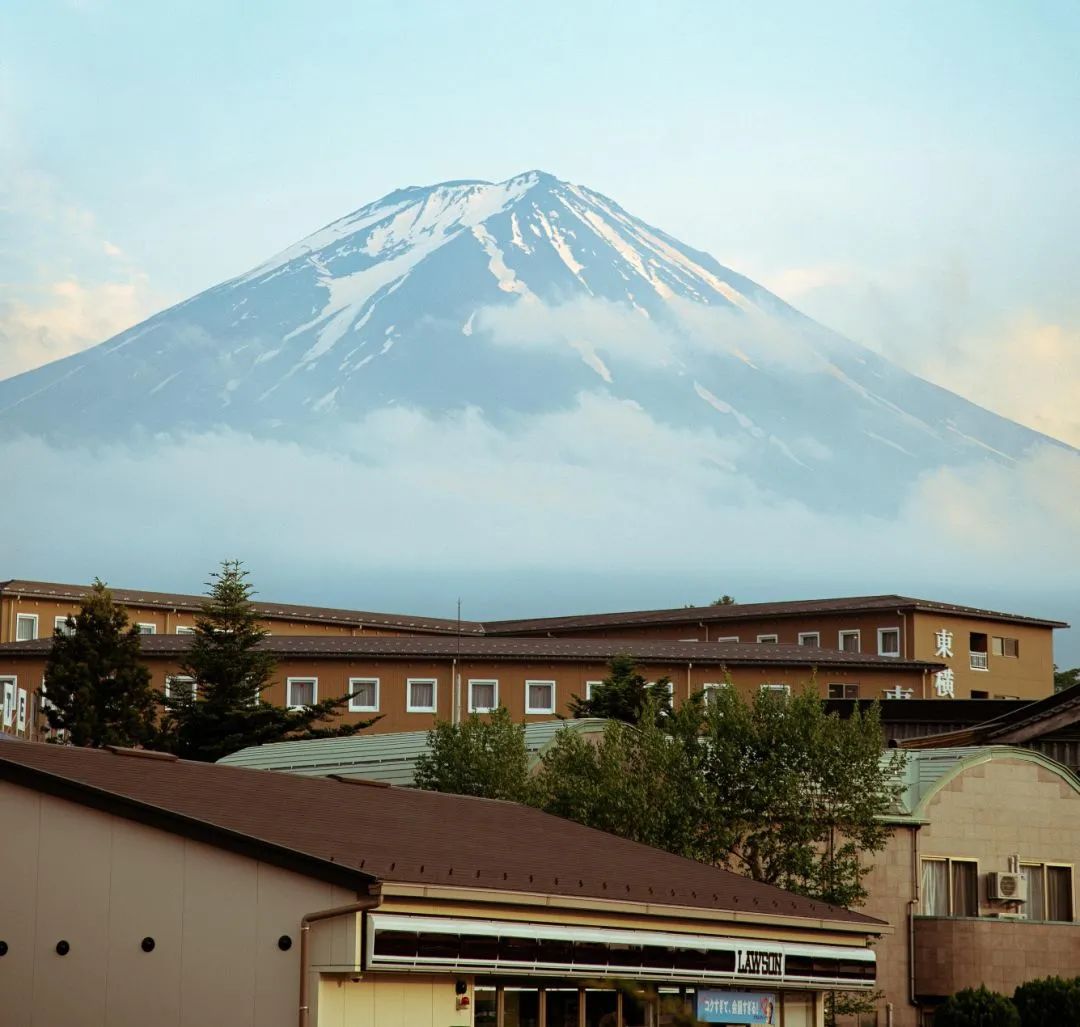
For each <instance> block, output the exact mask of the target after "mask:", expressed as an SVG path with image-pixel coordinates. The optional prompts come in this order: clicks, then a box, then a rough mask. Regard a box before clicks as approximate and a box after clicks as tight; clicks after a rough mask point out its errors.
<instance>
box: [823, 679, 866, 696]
mask: <svg viewBox="0 0 1080 1027" xmlns="http://www.w3.org/2000/svg"><path fill="white" fill-rule="evenodd" d="M829 698H830V699H858V698H859V686H858V685H847V684H843V683H842V682H834V683H833V684H830V685H829Z"/></svg>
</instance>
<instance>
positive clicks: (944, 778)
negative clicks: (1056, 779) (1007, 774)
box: [885, 745, 1080, 821]
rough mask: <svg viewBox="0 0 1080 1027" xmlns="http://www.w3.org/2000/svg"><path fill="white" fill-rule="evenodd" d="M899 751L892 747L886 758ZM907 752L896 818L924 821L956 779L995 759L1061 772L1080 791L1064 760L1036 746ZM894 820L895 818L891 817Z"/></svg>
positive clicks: (1075, 778)
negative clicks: (937, 797)
mask: <svg viewBox="0 0 1080 1027" xmlns="http://www.w3.org/2000/svg"><path fill="white" fill-rule="evenodd" d="M895 751H896V750H890V752H889V753H888V754H887V755H886V757H885V758H886V759H887V758H888V757H889V756H891V755H892V754H893V753H894V752H895ZM901 751H903V752H906V754H907V765H906V766H905V767H904V770H903V772H902V774H901V783H902V784H903V786H904V790H903V792H901V794H900V798H899V802H898V806H899V809H898V810H897V812H896V815H895V820H897V821H908V820H916V821H919V820H923V819H924V817H925V815H926V809H927V806H928V805H929V804H930V800H931V799H933V797H934V796H935V795H936V794H937V793H938V792H939V791H940V790H941V789H942V788H944V787H945V786H946V785H947V784H948V783H949V782H950V781H951V780H953V778H955V777H957V776H959V775H960V774H961V773H963V772H964V771H965V770H968V769H970V768H971V767H975V766H978V765H979V764H980V763H987V762H989V761H990V760H994V759H1010V760H1020V761H1021V762H1024V763H1037V764H1039V765H1040V766H1042V767H1045V768H1046V769H1047V770H1050V771H1052V772H1053V773H1056V774H1060V775H1061V777H1063V778H1064V779H1065V780H1066V781H1067V782H1068V783H1069V784H1070V785H1071V786H1072V787H1073V788H1075V789H1076V790H1077V791H1078V792H1080V779H1078V778H1077V777H1076V775H1075V774H1074V773H1073V772H1072V771H1071V770H1069V768H1068V767H1066V766H1065V765H1064V764H1062V763H1058V762H1057V761H1056V760H1052V759H1050V757H1049V756H1044V755H1043V754H1042V753H1040V752H1036V751H1034V750H1032V749H1022V748H1020V747H1018V746H1013V745H972V746H957V747H954V748H949V749H910V750H901ZM888 819H890V820H892V819H894V817H889V818H888Z"/></svg>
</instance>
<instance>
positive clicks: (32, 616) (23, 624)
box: [15, 613, 38, 642]
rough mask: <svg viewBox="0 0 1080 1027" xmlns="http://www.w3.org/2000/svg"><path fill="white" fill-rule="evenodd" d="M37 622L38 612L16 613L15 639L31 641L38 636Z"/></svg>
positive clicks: (17, 640)
mask: <svg viewBox="0 0 1080 1027" xmlns="http://www.w3.org/2000/svg"><path fill="white" fill-rule="evenodd" d="M37 622H38V617H37V614H36V613H20V614H16V616H15V641H16V642H29V641H30V640H31V639H34V638H37Z"/></svg>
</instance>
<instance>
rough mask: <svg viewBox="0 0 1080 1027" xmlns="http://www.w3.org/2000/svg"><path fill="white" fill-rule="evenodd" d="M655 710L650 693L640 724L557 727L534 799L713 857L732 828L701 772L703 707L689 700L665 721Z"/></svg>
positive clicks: (674, 848)
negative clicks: (586, 731)
mask: <svg viewBox="0 0 1080 1027" xmlns="http://www.w3.org/2000/svg"><path fill="white" fill-rule="evenodd" d="M658 713H659V707H658V706H657V704H656V700H655V699H654V698H652V697H649V698H647V699H646V700H645V706H644V708H643V709H642V711H641V719H640V721H639V722H638V723H637V724H636V725H635V724H627V723H625V722H624V721H621V720H610V721H609V722H608V723H607V725H606V726H605V728H604V733H603V735H602V736H601V737H600V739H599V740H594V739H589V738H587V737H584V736H582V735H581V734H580V733H578V732H575V731H560V732H559V733H558V734H557V735H556V736H555V739H554V741H553V742H552V743H551V745H550V746H549V747H548V749H547V750H546V751H545V752H544V753H543V754H542V755H541V757H540V762H539V766H538V768H537V771H536V774H535V775H534V779H533V789H534V802H535V804H536V805H538V806H540V807H541V808H542V809H544V810H546V811H547V812H548V813H554V814H555V815H557V816H560V817H565V818H567V819H569V820H576V821H578V822H579V823H582V824H587V825H588V826H589V827H596V828H599V829H600V830H602V831H609V832H611V833H612V834H618V835H621V836H622V837H624V838H631V839H633V840H634V841H638V842H643V843H645V844H647V845H654V846H658V847H659V848H662V849H667V850H668V851H669V852H675V853H678V854H679V855H681V856H688V857H690V858H691V859H698V860H702V861H703V862H713V861H714V860H715V857H716V856H717V854H719V853H721V852H723V851H724V849H725V847H726V841H727V831H726V826H725V825H724V824H723V822H722V821H721V820H719V819H718V818H717V817H716V815H715V812H716V811H715V807H714V804H713V798H714V796H713V793H712V789H711V788H710V787H709V785H708V783H707V782H706V780H705V778H704V775H703V770H704V765H705V763H704V758H705V753H704V750H703V748H702V746H701V745H700V744H699V740H698V732H697V727H698V723H699V721H700V711H699V710H698V709H697V708H696V707H695V705H694V704H684V705H683V706H682V707H680V709H679V710H677V711H675V712H674V713H672V714H671V715H669V716H668V717H666V718H664V717H660V716H658Z"/></svg>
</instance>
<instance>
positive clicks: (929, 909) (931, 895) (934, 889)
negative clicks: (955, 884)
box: [922, 859, 949, 916]
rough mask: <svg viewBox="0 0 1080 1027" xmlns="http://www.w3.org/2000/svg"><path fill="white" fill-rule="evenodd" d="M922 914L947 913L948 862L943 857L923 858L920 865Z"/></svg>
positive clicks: (939, 914)
mask: <svg viewBox="0 0 1080 1027" xmlns="http://www.w3.org/2000/svg"><path fill="white" fill-rule="evenodd" d="M922 911H923V916H948V915H949V864H948V863H946V862H945V860H943V859H924V860H923V865H922Z"/></svg>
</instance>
